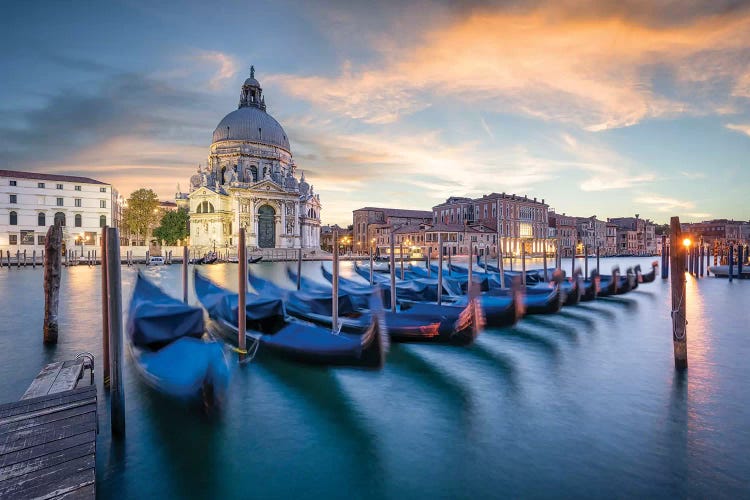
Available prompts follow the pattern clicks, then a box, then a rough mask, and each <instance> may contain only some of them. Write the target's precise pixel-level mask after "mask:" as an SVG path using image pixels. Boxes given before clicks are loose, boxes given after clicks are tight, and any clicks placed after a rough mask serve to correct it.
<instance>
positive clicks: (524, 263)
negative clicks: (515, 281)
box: [521, 240, 526, 288]
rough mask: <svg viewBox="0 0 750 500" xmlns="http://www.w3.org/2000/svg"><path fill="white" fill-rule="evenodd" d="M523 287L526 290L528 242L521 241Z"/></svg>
mask: <svg viewBox="0 0 750 500" xmlns="http://www.w3.org/2000/svg"><path fill="white" fill-rule="evenodd" d="M521 286H523V287H524V288H526V241H525V240H521Z"/></svg>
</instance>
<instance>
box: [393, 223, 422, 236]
mask: <svg viewBox="0 0 750 500" xmlns="http://www.w3.org/2000/svg"><path fill="white" fill-rule="evenodd" d="M422 228H423V226H422V225H421V224H403V225H401V226H399V227H398V228H396V229H395V230H394V231H393V232H394V233H395V234H404V233H418V232H420V231H421V230H422Z"/></svg>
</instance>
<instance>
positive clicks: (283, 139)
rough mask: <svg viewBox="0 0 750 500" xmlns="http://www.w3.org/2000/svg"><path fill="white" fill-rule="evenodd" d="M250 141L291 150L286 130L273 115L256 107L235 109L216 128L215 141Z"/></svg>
mask: <svg viewBox="0 0 750 500" xmlns="http://www.w3.org/2000/svg"><path fill="white" fill-rule="evenodd" d="M219 141H250V142H257V143H259V144H267V145H270V146H277V147H279V148H281V149H283V150H285V151H291V149H290V147H289V139H288V138H287V136H286V132H284V129H283V128H282V127H281V125H280V124H279V122H277V121H276V120H275V119H274V117H273V116H271V115H269V114H268V113H266V112H265V111H263V110H262V109H260V108H256V107H243V108H239V109H235V110H234V111H232V112H231V113H229V114H228V115H226V116H225V117H224V118H223V119H222V120H221V122H219V124H218V125H217V126H216V130H214V136H213V142H214V143H216V142H219Z"/></svg>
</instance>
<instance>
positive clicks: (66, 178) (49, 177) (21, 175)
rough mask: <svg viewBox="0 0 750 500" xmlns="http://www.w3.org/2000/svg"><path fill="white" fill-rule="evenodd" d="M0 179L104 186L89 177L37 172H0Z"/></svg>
mask: <svg viewBox="0 0 750 500" xmlns="http://www.w3.org/2000/svg"><path fill="white" fill-rule="evenodd" d="M0 177H13V178H16V179H39V180H40V181H63V182H80V183H82V184H106V185H109V184H108V183H106V182H102V181H97V180H96V179H91V178H90V177H78V176H76V175H58V174H40V173H37V172H22V171H20V170H0Z"/></svg>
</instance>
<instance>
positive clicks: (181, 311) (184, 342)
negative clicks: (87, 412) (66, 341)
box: [126, 273, 229, 405]
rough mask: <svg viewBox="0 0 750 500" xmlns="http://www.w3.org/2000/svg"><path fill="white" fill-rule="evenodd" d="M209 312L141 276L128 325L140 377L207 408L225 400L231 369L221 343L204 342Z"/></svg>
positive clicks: (134, 293) (129, 344)
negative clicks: (185, 302) (206, 313)
mask: <svg viewBox="0 0 750 500" xmlns="http://www.w3.org/2000/svg"><path fill="white" fill-rule="evenodd" d="M204 332H205V328H204V322H203V311H202V310H201V309H200V308H199V307H192V306H189V305H187V304H184V303H182V302H180V301H179V300H177V299H175V298H173V297H170V296H169V295H167V294H166V293H164V292H163V291H162V290H161V289H160V288H159V287H157V286H156V285H154V284H152V283H150V282H149V281H148V280H147V279H146V278H144V277H143V276H141V274H140V273H139V274H138V277H137V278H136V284H135V289H134V290H133V297H132V298H131V300H130V308H129V313H128V320H127V324H126V333H127V335H126V337H127V341H128V342H127V344H128V347H129V349H130V352H131V355H132V357H133V361H134V364H135V367H136V369H137V371H138V373H139V374H140V375H141V376H142V377H143V379H144V380H145V381H146V383H148V384H149V385H150V386H152V387H154V388H155V389H156V390H158V391H159V392H162V393H164V394H168V395H170V396H173V397H177V398H180V399H186V400H197V399H202V400H203V401H204V402H205V403H206V404H209V405H210V404H213V403H215V402H216V401H218V400H221V398H222V397H223V395H224V393H225V392H226V388H227V386H228V384H229V367H228V365H227V360H226V358H225V357H224V351H223V348H222V346H221V344H219V343H218V342H213V341H207V340H204V338H202V337H203V336H204Z"/></svg>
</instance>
